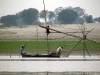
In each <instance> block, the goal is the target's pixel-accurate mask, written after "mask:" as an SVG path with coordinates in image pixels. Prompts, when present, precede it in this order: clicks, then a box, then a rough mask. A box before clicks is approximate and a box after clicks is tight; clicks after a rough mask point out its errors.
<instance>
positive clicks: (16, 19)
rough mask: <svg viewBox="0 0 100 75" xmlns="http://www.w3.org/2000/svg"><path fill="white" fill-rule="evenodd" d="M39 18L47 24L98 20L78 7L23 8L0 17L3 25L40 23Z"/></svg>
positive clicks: (99, 20)
mask: <svg viewBox="0 0 100 75" xmlns="http://www.w3.org/2000/svg"><path fill="white" fill-rule="evenodd" d="M40 20H43V21H44V22H46V23H48V24H82V23H84V22H87V23H93V22H95V21H97V22H100V17H98V18H94V19H93V17H92V15H88V14H86V13H85V10H84V9H82V8H80V7H74V8H73V7H71V6H69V7H65V8H64V7H58V8H56V9H55V10H54V11H48V10H45V11H44V10H41V11H40V12H39V11H38V10H37V9H35V8H29V9H24V10H23V11H20V12H18V13H16V14H15V15H6V16H2V17H1V18H0V23H2V24H3V25H36V24H42V22H41V21H40Z"/></svg>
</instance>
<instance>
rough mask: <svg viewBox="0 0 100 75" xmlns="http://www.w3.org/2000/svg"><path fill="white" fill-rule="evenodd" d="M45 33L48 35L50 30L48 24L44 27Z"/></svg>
mask: <svg viewBox="0 0 100 75" xmlns="http://www.w3.org/2000/svg"><path fill="white" fill-rule="evenodd" d="M46 33H47V36H48V35H49V33H50V31H49V26H47V28H46Z"/></svg>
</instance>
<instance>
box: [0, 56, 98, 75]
mask: <svg viewBox="0 0 100 75" xmlns="http://www.w3.org/2000/svg"><path fill="white" fill-rule="evenodd" d="M82 58H83V57H76V58H75V57H69V58H55V59H53V58H30V60H28V59H29V58H21V57H20V58H19V57H18V56H13V57H11V58H10V57H9V56H1V57H0V75H100V61H99V60H98V59H100V58H98V57H91V58H90V57H86V58H84V59H95V60H91V61H90V60H89V61H82V60H80V59H82ZM15 59H16V60H15ZM70 59H72V60H73V59H74V61H72V60H71V61H70ZM75 59H76V60H77V61H75ZM37 60H38V61H37ZM51 60H53V61H51ZM61 60H63V61H61ZM96 60H97V61H96Z"/></svg>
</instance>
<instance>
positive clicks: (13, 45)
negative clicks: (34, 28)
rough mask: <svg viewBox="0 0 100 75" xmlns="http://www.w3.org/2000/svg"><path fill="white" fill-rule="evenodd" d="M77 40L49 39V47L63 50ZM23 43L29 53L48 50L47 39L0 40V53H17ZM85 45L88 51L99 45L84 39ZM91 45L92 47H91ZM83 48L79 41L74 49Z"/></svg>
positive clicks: (98, 47)
mask: <svg viewBox="0 0 100 75" xmlns="http://www.w3.org/2000/svg"><path fill="white" fill-rule="evenodd" d="M77 42H78V41H49V42H48V43H49V49H50V50H51V51H56V49H57V48H58V47H59V46H63V47H64V50H66V51H67V50H69V49H71V48H72V47H73V46H74V45H75V44H76V43H77ZM25 43H26V45H25V51H26V52H29V53H34V52H46V51H47V50H48V46H47V41H38V42H37V41H0V53H1V54H3V53H4V54H5V53H8V54H9V53H10V52H11V51H12V53H19V51H20V48H21V46H22V45H24V44H25ZM86 46H87V49H88V50H89V51H92V50H93V48H94V49H95V50H97V51H99V50H100V45H99V44H96V43H93V42H89V41H86ZM92 47H93V48H92ZM82 49H83V42H80V43H79V44H78V45H77V46H76V47H75V49H74V50H76V51H81V50H82Z"/></svg>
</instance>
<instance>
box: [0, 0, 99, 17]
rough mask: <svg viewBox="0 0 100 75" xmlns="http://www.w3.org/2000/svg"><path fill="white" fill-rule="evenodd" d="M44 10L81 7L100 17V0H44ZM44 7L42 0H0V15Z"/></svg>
mask: <svg viewBox="0 0 100 75" xmlns="http://www.w3.org/2000/svg"><path fill="white" fill-rule="evenodd" d="M44 2H45V7H46V10H49V11H54V10H55V9H56V8H58V7H69V6H72V7H81V8H83V9H85V12H86V13H87V14H89V15H92V16H93V18H96V17H100V0H44ZM28 8H36V9H38V10H39V11H41V10H43V9H44V6H43V0H0V17H2V16H6V15H13V14H16V13H18V12H20V11H22V10H24V9H28Z"/></svg>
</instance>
